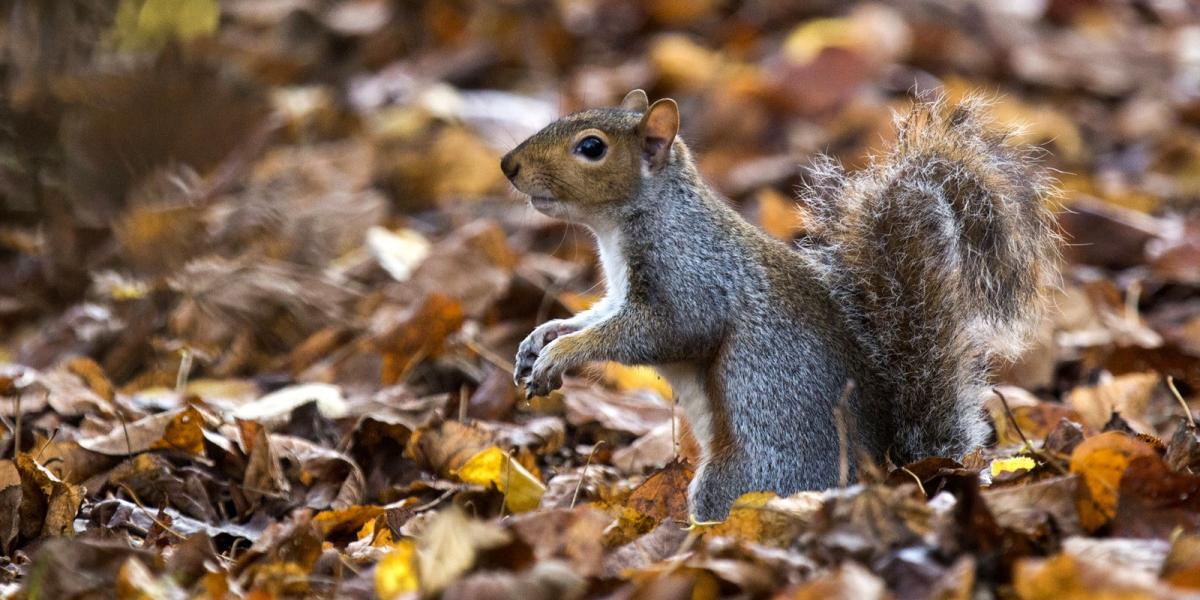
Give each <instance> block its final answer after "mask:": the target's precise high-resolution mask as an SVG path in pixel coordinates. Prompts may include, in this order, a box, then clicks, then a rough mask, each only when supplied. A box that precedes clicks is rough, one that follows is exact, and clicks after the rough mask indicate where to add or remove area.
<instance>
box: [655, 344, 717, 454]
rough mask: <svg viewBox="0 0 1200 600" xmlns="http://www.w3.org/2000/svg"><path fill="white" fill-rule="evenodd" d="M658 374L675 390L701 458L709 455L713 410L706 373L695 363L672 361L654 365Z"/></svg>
mask: <svg viewBox="0 0 1200 600" xmlns="http://www.w3.org/2000/svg"><path fill="white" fill-rule="evenodd" d="M654 368H655V370H657V371H658V374H659V375H661V376H662V378H663V379H666V380H667V383H669V384H671V390H673V391H674V392H675V398H676V400H677V401H678V402H679V405H680V406H682V407H683V412H684V414H686V415H687V418H688V424H689V425H691V427H692V433H693V434H695V436H696V442H698V443H699V444H700V458H701V461H704V460H705V459H706V458H707V457H708V453H709V448H710V447H711V446H712V412H711V411H710V410H709V409H708V396H707V394H706V393H705V390H704V374H703V372H701V370H700V369H699V368H697V367H695V366H694V365H690V364H686V363H671V364H666V365H657V366H655V367H654Z"/></svg>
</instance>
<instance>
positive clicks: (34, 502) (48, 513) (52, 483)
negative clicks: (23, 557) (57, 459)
mask: <svg viewBox="0 0 1200 600" xmlns="http://www.w3.org/2000/svg"><path fill="white" fill-rule="evenodd" d="M16 468H17V471H18V472H20V475H21V508H20V518H21V527H20V529H21V537H22V538H24V539H27V540H35V539H38V538H42V537H46V536H72V535H74V534H75V527H74V523H75V515H76V514H78V513H79V506H80V504H81V503H82V502H83V493H84V490H83V488H82V487H80V486H77V485H71V484H69V483H64V482H63V481H62V480H60V479H59V478H57V477H55V476H54V475H53V474H52V473H50V472H49V471H47V470H46V468H45V467H43V466H42V465H40V464H38V463H37V461H35V460H34V459H33V457H31V456H30V455H28V454H18V455H17V459H16Z"/></svg>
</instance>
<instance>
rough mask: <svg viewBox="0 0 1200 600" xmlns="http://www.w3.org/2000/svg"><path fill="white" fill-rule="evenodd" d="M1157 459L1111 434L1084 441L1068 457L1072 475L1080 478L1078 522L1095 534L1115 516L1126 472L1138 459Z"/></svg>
mask: <svg viewBox="0 0 1200 600" xmlns="http://www.w3.org/2000/svg"><path fill="white" fill-rule="evenodd" d="M1150 456H1153V457H1155V458H1157V454H1156V453H1155V451H1154V449H1153V448H1151V447H1150V446H1149V445H1147V444H1145V443H1143V442H1139V441H1137V440H1135V439H1134V438H1132V437H1130V436H1128V435H1126V434H1123V433H1119V432H1116V431H1110V432H1106V433H1101V434H1099V435H1096V436H1093V437H1091V438H1088V439H1086V440H1084V441H1083V443H1081V444H1079V446H1077V447H1076V448H1075V451H1074V452H1072V453H1071V472H1072V473H1077V474H1079V475H1080V476H1081V477H1082V478H1083V484H1084V485H1083V486H1081V487H1080V491H1081V492H1086V494H1085V493H1081V494H1080V496H1079V499H1078V500H1077V503H1078V507H1079V519H1080V522H1081V523H1082V524H1083V527H1084V529H1086V530H1087V531H1095V530H1096V529H1098V528H1100V527H1101V526H1103V525H1105V524H1106V523H1108V522H1109V521H1110V520H1112V518H1113V516H1114V515H1116V513H1117V501H1118V492H1119V490H1120V486H1121V477H1122V475H1124V473H1125V469H1126V468H1127V467H1128V466H1129V465H1130V463H1132V462H1133V461H1134V460H1136V459H1138V458H1140V457H1150Z"/></svg>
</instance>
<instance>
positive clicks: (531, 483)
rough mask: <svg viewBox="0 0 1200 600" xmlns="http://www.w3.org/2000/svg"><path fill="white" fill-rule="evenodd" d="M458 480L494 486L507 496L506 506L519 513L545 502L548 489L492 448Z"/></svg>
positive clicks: (469, 463) (476, 458)
mask: <svg viewBox="0 0 1200 600" xmlns="http://www.w3.org/2000/svg"><path fill="white" fill-rule="evenodd" d="M458 478H459V479H461V480H462V481H463V482H465V483H471V484H475V485H482V486H488V485H494V486H495V487H496V489H498V490H500V491H501V492H503V493H504V505H505V506H506V507H508V510H510V511H512V512H514V513H518V512H526V511H530V510H533V509H535V508H537V507H538V505H539V504H541V502H542V494H544V493H546V486H545V485H543V484H542V482H541V481H538V479H537V477H534V476H533V474H532V473H530V472H529V471H527V470H526V469H525V467H522V466H521V463H518V462H517V461H515V460H512V459H511V458H509V456H508V455H507V454H505V453H504V452H503V451H502V450H500V449H499V448H497V447H495V446H492V447H490V448H487V449H485V450H483V451H482V452H479V453H478V454H476V455H475V456H472V457H471V458H470V459H469V460H467V462H466V464H464V465H463V466H462V468H460V469H459V470H458Z"/></svg>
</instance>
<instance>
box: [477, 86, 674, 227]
mask: <svg viewBox="0 0 1200 600" xmlns="http://www.w3.org/2000/svg"><path fill="white" fill-rule="evenodd" d="M678 130H679V108H678V107H677V106H676V104H675V101H674V100H671V99H662V100H659V101H657V102H655V103H654V104H653V105H650V104H649V101H648V99H647V97H646V93H645V92H643V91H642V90H634V91H632V92H629V94H628V95H626V96H625V100H623V101H622V102H621V105H620V106H619V107H616V108H598V109H592V110H586V111H582V112H578V113H575V114H572V115H568V116H566V117H563V118H562V119H559V120H558V121H555V122H554V123H551V124H550V125H548V126H546V128H545V129H542V130H541V131H539V132H537V133H536V134H534V135H533V136H532V137H530V138H529V139H527V140H525V141H524V142H521V145H519V146H517V147H516V148H514V149H513V150H512V151H511V152H509V153H508V154H506V155H505V156H504V158H503V159H501V161H500V169H501V170H502V171H504V175H505V176H506V177H508V179H509V180H510V181H512V183H513V185H514V186H516V188H517V189H518V190H520V191H522V192H524V193H526V194H529V199H530V203H531V204H532V205H533V207H534V208H536V209H537V210H539V211H541V212H543V213H545V214H547V215H549V216H552V217H558V218H563V219H569V220H573V221H580V222H584V223H588V222H591V221H594V220H595V219H597V218H598V217H601V216H603V214H604V213H605V212H606V211H608V210H611V209H613V208H615V207H617V206H619V205H621V204H623V203H625V202H626V201H628V200H630V199H631V198H633V197H635V196H636V195H637V193H638V190H639V189H640V187H641V185H642V178H643V177H644V176H652V175H654V174H657V173H658V172H660V171H661V170H662V169H663V168H664V167H665V166H666V164H667V162H668V159H669V158H670V153H671V147H672V145H673V143H674V141H675V134H676V133H677V132H678Z"/></svg>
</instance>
